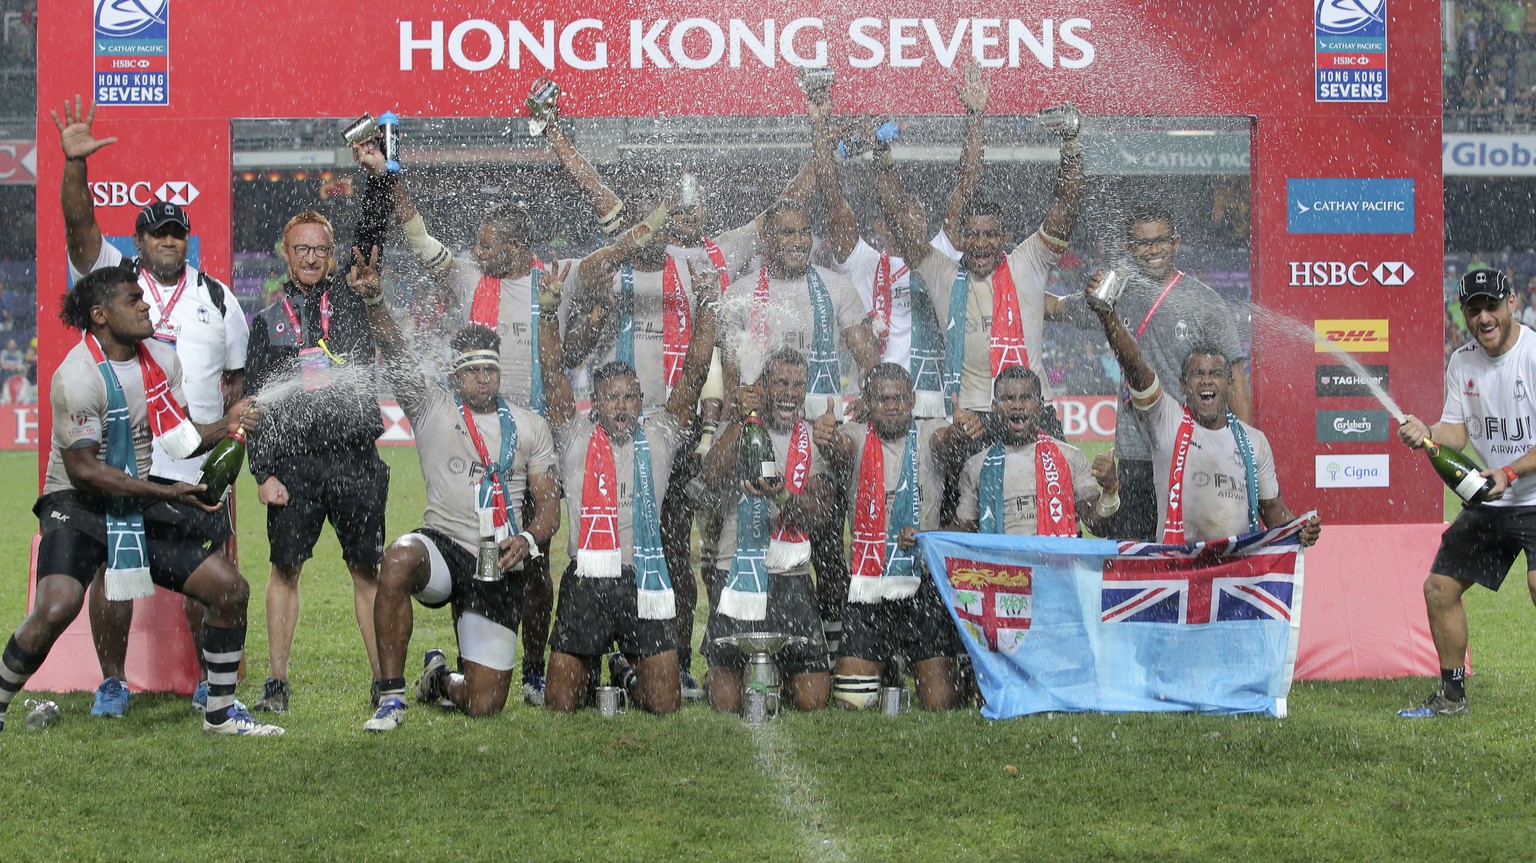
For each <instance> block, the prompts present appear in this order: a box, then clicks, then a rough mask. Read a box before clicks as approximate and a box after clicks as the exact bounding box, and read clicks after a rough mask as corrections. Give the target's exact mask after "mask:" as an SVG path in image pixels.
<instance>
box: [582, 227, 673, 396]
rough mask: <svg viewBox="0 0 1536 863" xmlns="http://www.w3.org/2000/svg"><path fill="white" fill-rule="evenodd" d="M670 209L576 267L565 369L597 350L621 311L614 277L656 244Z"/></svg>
mask: <svg viewBox="0 0 1536 863" xmlns="http://www.w3.org/2000/svg"><path fill="white" fill-rule="evenodd" d="M669 213H670V208H669V207H668V206H667V205H665V204H662V205H659V206H657V207H656V209H654V210H652V211H651V212H650V214H649V215H648V216H646V217H645V220H644V221H642V222H640V223H638V224H636V225H632V226H630V228H629V230H627V231H625V232H624V233H622V234H620V235H619V237H618V238H617V239H616V240H614V241H613V242H612V243H610V244H609V245H607V246H604V247H603V248H601V249H598V250H597V251H595V252H593V253H592V254H590V255H587V256H586V257H585V258H582V259H581V263H580V264H578V265H577V267H576V290H575V291H574V292H573V293H572V294H571V300H570V315H569V317H568V320H567V322H566V326H565V346H564V354H563V362H564V367H565V368H568V369H573V368H575V367H577V366H578V365H581V364H582V363H583V362H585V361H586V359H587V357H589V356H591V354H592V351H593V350H595V349H596V348H597V343H598V340H599V339H600V338H601V337H602V333H603V327H604V326H606V325H607V323H608V318H609V317H610V316H611V315H612V314H613V313H614V312H615V311H617V310H618V305H619V304H618V298H617V297H615V296H614V292H613V276H614V274H615V273H617V272H618V271H619V268H620V267H621V266H623V265H624V263H625V262H626V261H628V260H630V258H632V257H633V256H634V253H635V252H636V251H637V250H639V249H641V248H642V247H644V246H646V245H648V244H650V243H651V242H653V241H654V240H655V239H656V238H657V236H658V233H657V232H658V231H660V230H661V228H662V226H664V225H665V224H666V222H667V218H668V217H669Z"/></svg>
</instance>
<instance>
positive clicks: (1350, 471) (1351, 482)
mask: <svg viewBox="0 0 1536 863" xmlns="http://www.w3.org/2000/svg"><path fill="white" fill-rule="evenodd" d="M1315 458H1316V460H1317V487H1318V488H1386V487H1388V486H1390V485H1391V484H1392V482H1391V480H1392V473H1391V470H1390V466H1389V464H1388V458H1387V455H1386V454H1385V453H1372V454H1370V455H1340V454H1338V453H1322V454H1320V455H1317V456H1315Z"/></svg>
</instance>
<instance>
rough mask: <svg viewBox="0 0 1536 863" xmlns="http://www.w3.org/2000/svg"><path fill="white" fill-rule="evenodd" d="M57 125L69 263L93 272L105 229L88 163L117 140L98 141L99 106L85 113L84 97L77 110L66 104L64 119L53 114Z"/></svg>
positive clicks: (60, 192) (61, 197) (79, 269)
mask: <svg viewBox="0 0 1536 863" xmlns="http://www.w3.org/2000/svg"><path fill="white" fill-rule="evenodd" d="M49 113H50V114H52V116H53V125H55V126H57V127H58V129H59V145H60V146H61V147H62V148H63V150H64V179H63V182H62V183H61V184H60V188H59V203H60V204H62V205H63V208H64V241H65V246H66V248H67V249H68V251H69V262H70V263H71V264H74V266H75V269H76V270H77V271H79V272H81V273H85V272H89V271H90V269H91V267H92V266H94V265H95V264H96V258H97V257H98V256H100V255H101V242H102V240H101V228H100V227H99V226H98V225H97V224H96V205H95V203H94V202H93V201H92V200H91V191H90V188H89V186H88V185H87V184H86V170H85V160H86V159H88V158H90V156H91V154H92V153H95V152H96V151H97V150H100V149H101V148H102V147H105V146H107V145H108V144H113V143H116V142H117V139H116V138H100V139H98V138H96V137H95V136H94V135H92V134H91V122H92V121H93V120H95V118H96V105H95V103H92V104H91V108H90V110H89V111H86V112H84V113H82V111H81V107H80V96H79V94H78V93H77V94H76V95H75V105H74V110H70V105H69V102H67V101H66V102H65V103H64V117H63V119H60V118H59V113H58V112H57V111H51V112H49Z"/></svg>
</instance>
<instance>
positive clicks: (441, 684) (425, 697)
mask: <svg viewBox="0 0 1536 863" xmlns="http://www.w3.org/2000/svg"><path fill="white" fill-rule="evenodd" d="M421 665H422V668H421V679H420V680H418V681H416V700H417V701H420V702H422V703H423V704H430V703H432V702H434V701H438V700H440V699H443V698H446V697H447V696H448V687H447V683H448V655H447V654H445V653H443V652H442V651H441V650H438V649H437V648H435V647H434V648H432V649H431V650H429V651H427V655H426V656H424V657H422V660H421Z"/></svg>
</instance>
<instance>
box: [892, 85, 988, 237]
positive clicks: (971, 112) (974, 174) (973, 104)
mask: <svg viewBox="0 0 1536 863" xmlns="http://www.w3.org/2000/svg"><path fill="white" fill-rule="evenodd" d="M963 75H964V78H963V79H962V80H961V82H960V83H959V84H957V85H955V92H956V94H957V95H959V97H960V104H961V105H964V106H965V143H964V144H963V145H962V146H961V148H960V167H959V170H958V172H957V176H956V178H955V190H954V192H952V193H950V196H949V208H948V209H947V210H945V211H944V234H945V236H947V237H949V244H950V245H951V246H954V247H955V248H957V249H958V248H960V228H961V225H960V220H961V217H962V216H963V215H964V214H965V208H966V207H968V206H970V203H971V199H972V198H974V197H976V188H977V187H978V186H980V185H981V161H982V156H983V155H985V153H986V149H987V135H986V118H987V95H988V92H989V91H990V89H991V75H990V74H987V75H984V74H982V71H981V67H980V66H978V65H976V61H975V60H970V61H967V62H966V64H965V71H964V72H963ZM908 260H910V259H908Z"/></svg>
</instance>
